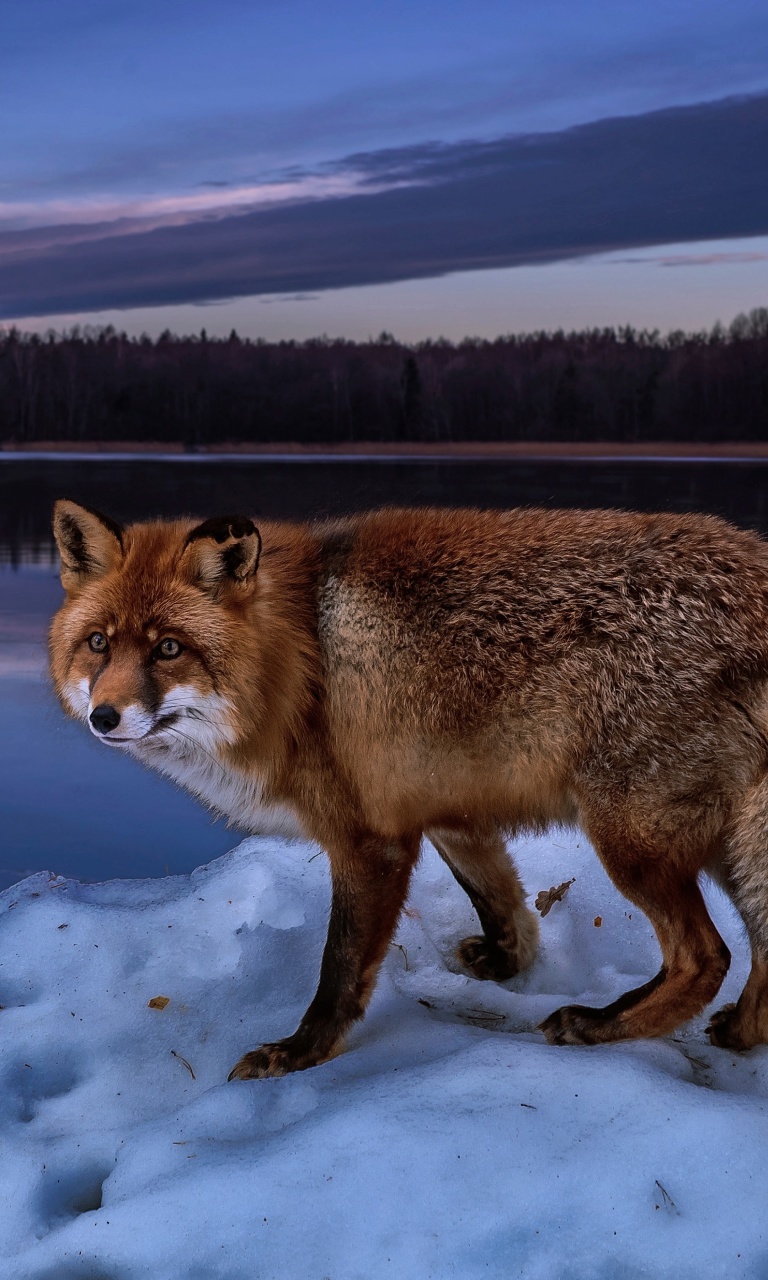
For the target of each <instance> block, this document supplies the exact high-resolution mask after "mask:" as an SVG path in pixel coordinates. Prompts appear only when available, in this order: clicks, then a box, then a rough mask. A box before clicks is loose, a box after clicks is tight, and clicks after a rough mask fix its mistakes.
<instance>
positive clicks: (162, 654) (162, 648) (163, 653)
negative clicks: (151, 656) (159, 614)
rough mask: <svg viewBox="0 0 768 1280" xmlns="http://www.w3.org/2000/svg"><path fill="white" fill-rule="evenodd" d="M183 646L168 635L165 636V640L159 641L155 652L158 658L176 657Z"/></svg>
mask: <svg viewBox="0 0 768 1280" xmlns="http://www.w3.org/2000/svg"><path fill="white" fill-rule="evenodd" d="M183 647H184V646H183V645H180V644H179V642H178V640H172V639H171V638H170V636H167V637H166V639H165V640H161V641H160V643H159V645H158V646H157V649H156V650H155V653H156V654H157V656H158V658H178V656H179V654H180V653H181V651H182V649H183Z"/></svg>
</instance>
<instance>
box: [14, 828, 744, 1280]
mask: <svg viewBox="0 0 768 1280" xmlns="http://www.w3.org/2000/svg"><path fill="white" fill-rule="evenodd" d="M515 852H516V856H517V859H518V864H519V866H520V869H521V873H522V875H523V878H524V880H525V882H526V885H527V888H528V891H529V893H530V894H531V896H535V894H536V893H537V892H538V891H539V890H541V889H547V888H549V886H550V885H555V884H558V883H560V882H561V881H564V880H567V879H570V878H571V877H575V881H574V883H573V884H572V885H571V887H570V889H569V891H568V893H567V894H566V896H565V897H564V899H563V901H561V902H558V903H556V904H555V905H554V906H553V908H552V910H551V911H550V912H549V914H548V915H547V916H546V917H545V918H544V919H543V920H542V948H541V952H540V955H539V957H538V958H537V960H536V962H535V964H534V966H533V968H532V969H531V970H530V971H529V972H528V973H526V974H525V975H521V976H520V977H519V978H517V979H514V980H512V981H511V982H508V983H505V984H504V985H497V984H494V983H481V982H478V981H477V980H475V979H473V978H470V977H468V976H467V975H466V974H464V973H462V972H460V971H459V967H458V965H457V964H456V963H455V961H454V960H453V959H452V951H453V948H454V947H455V945H456V943H457V941H458V940H459V939H460V938H461V937H462V936H464V935H465V934H467V933H472V932H475V931H476V929H477V924H476V920H475V918H474V915H473V912H472V909H471V907H470V906H469V903H468V901H467V899H466V898H465V897H464V895H463V894H462V892H461V890H460V889H459V888H458V887H457V886H456V884H455V882H454V881H453V880H452V878H451V876H450V874H449V873H448V872H447V871H446V869H445V868H444V867H443V865H442V863H441V862H440V860H439V859H438V857H437V855H436V854H435V853H434V851H433V850H432V849H431V848H430V847H429V846H426V847H425V851H424V854H423V857H422V860H421V863H420V865H419V867H418V869H417V872H416V874H415V877H414V881H413V885H412V891H411V895H410V898H409V902H408V906H407V909H406V913H405V915H404V916H403V920H402V924H401V927H400V930H399V933H398V936H397V940H396V943H395V944H394V945H393V946H392V948H391V951H390V954H389V957H388V959H387V961H386V963H385V965H384V968H383V971H382V975H381V978H380V980H379V983H378V986H377V989H376V992H375V995H374V998H373V1001H372V1005H371V1008H370V1010H369V1013H368V1016H367V1017H366V1019H365V1021H364V1022H363V1023H362V1024H361V1025H360V1026H359V1027H357V1028H356V1030H355V1031H354V1033H353V1035H352V1037H351V1038H350V1043H349V1049H348V1052H347V1053H345V1054H344V1055H342V1056H340V1057H339V1058H337V1059H335V1060H334V1061H332V1062H329V1063H326V1064H325V1065H324V1066H322V1067H317V1068H315V1069H314V1070H311V1071H307V1072H304V1073H300V1074H296V1075H293V1076H288V1077H285V1078H284V1079H281V1080H266V1081H250V1082H247V1083H242V1082H238V1083H233V1084H226V1083H225V1081H226V1076H227V1072H228V1071H229V1069H230V1067H231V1066H232V1065H233V1064H234V1063H235V1061H236V1060H237V1059H238V1058H239V1056H240V1055H241V1054H242V1053H243V1052H244V1051H245V1050H246V1049H249V1048H253V1047H255V1046H256V1045H257V1044H259V1043H260V1042H261V1041H262V1040H270V1039H275V1038H278V1037H280V1036H282V1035H286V1034H288V1033H290V1032H291V1031H292V1030H293V1029H294V1028H295V1026H296V1024H297V1022H298V1020H299V1018H300V1017H301V1014H302V1013H303V1011H304V1009H305V1007H306V1005H307V1003H308V1001H309V999H310V997H311V995H312V993H313V991H314V985H315V982H316V978H317V973H318V968H319V962H320V955H321V952H322V947H323V942H324V935H325V925H326V920H327V913H328V906H329V898H330V886H329V880H328V872H327V867H326V863H325V858H324V857H322V856H317V855H318V851H317V849H315V848H313V847H311V846H308V845H306V844H289V843H287V842H283V841H280V840H274V839H254V840H248V841H246V842H245V843H244V844H242V845H240V846H239V848H237V849H235V850H234V851H233V852H232V853H230V854H227V855H226V856H225V857H223V858H220V859H218V860H217V861H216V862H214V863H212V864H211V865H210V866H207V867H201V868H200V869H199V870H197V871H195V872H194V873H193V874H192V875H190V876H176V877H169V878H167V879H164V880H143V881H128V880H126V881H112V882H109V883H106V884H96V885H86V884H81V883H79V882H78V881H72V880H63V879H61V878H59V877H56V876H53V875H50V874H48V873H41V874H38V875H35V876H32V877H30V878H29V879H27V880H25V881H24V882H23V883H22V884H20V885H16V886H15V887H14V888H13V889H10V890H7V891H6V892H5V893H4V894H2V895H0V924H1V926H2V928H1V929H0V1004H2V1005H3V1006H5V1007H4V1009H3V1011H2V1013H0V1022H1V1024H2V1032H3V1034H2V1041H1V1049H0V1073H2V1085H3V1088H2V1092H0V1113H1V1114H2V1135H3V1142H2V1149H3V1159H2V1161H1V1162H0V1196H1V1197H2V1204H3V1206H4V1212H3V1214H2V1215H0V1257H2V1258H3V1259H5V1261H4V1263H3V1264H2V1267H1V1268H0V1274H2V1276H3V1278H4V1280H5V1278H6V1277H7V1278H8V1280H182V1278H183V1280H219V1278H220V1280H272V1278H273V1277H274V1278H275V1280H287V1278H288V1280H305V1278H306V1280H323V1278H324V1277H326V1278H329V1280H369V1278H370V1277H379V1276H389V1275H391V1276H392V1277H396V1278H397V1280H427V1278H429V1277H436V1278H439V1280H442V1277H453V1276H456V1277H460V1278H461V1280H475V1277H478V1278H479V1277H490V1278H492V1280H510V1277H513V1276H524V1277H525V1278H526V1280H592V1278H594V1280H609V1278H612V1277H622V1278H625V1277H628V1278H629V1280H635V1278H638V1277H641V1276H644V1277H648V1276H650V1277H653V1278H654V1280H665V1278H666V1277H670V1280H672V1278H674V1280H687V1278H688V1277H690V1278H691V1280H693V1278H694V1277H695V1278H696V1280H699V1278H700V1277H702V1276H705V1275H706V1276H707V1277H708V1278H709V1280H712V1278H713V1277H728V1280H731V1278H734V1277H755V1278H757V1277H765V1276H766V1275H768V1228H767V1227H766V1217H765V1206H766V1203H768V1160H767V1159H766V1154H765V1153H766V1150H768V1108H767V1107H766V1096H767V1095H768V1049H766V1048H760V1049H756V1050H754V1051H753V1052H752V1053H750V1054H747V1055H744V1056H740V1057H737V1056H733V1055H731V1054H729V1053H726V1052H724V1051H722V1050H717V1049H714V1048H712V1047H711V1046H710V1045H709V1043H708V1042H707V1040H706V1037H705V1035H704V1026H705V1023H706V1019H705V1018H704V1017H702V1018H700V1019H698V1020H697V1021H696V1022H695V1023H692V1024H690V1025H689V1026H688V1027H686V1028H684V1029H682V1030H681V1031H679V1032H678V1033H677V1035H676V1036H674V1037H670V1038H668V1039H666V1040H662V1041H654V1042H643V1043H632V1044H624V1045H617V1046H609V1047H596V1048H589V1049H579V1048H552V1047H550V1046H548V1045H546V1044H545V1043H544V1041H543V1038H542V1036H541V1035H540V1034H539V1033H537V1032H536V1031H535V1030H534V1028H535V1026H536V1024H537V1022H539V1021H540V1019H541V1018H543V1017H544V1016H545V1015H546V1014H547V1013H549V1012H551V1010H552V1009H554V1008H556V1007H557V1006H558V1005H559V1004H561V1003H563V1002H566V1001H568V1002H572V1001H574V1000H576V1001H579V1002H586V1003H590V1002H599V1003H605V1002H607V1001H608V1000H610V999H612V998H613V997H614V996H616V995H617V994H618V993H619V992H621V991H622V990H624V989H626V988H627V987H629V986H632V985H636V984H637V983H639V982H642V981H644V980H645V979H647V978H648V977H650V976H651V975H652V974H653V973H654V972H655V970H656V969H657V968H658V953H657V948H656V945H655V942H654V939H653V936H652V933H651V930H650V927H649V925H648V923H647V921H646V920H645V918H644V917H643V916H642V915H640V914H639V913H638V912H637V911H635V910H634V909H633V908H632V907H631V906H630V905H629V904H628V903H626V902H625V901H624V900H623V899H622V898H621V897H620V896H619V895H618V894H617V893H616V891H615V890H614V889H613V887H612V886H611V884H610V883H609V881H608V880H607V878H606V876H605V875H604V873H603V871H602V869H601V868H600V866H599V864H598V861H597V859H596V858H595V856H594V854H593V852H592V851H591V849H590V848H589V846H588V845H587V844H586V842H585V841H584V840H583V839H582V838H580V837H579V836H577V835H573V834H571V833H565V834H564V833H562V832H560V833H558V832H555V833H553V834H551V835H549V836H547V837H542V838H537V839H530V840H525V841H520V842H518V843H517V844H516V846H515ZM710 904H711V908H712V911H713V914H714V916H715V918H716V920H717V923H718V927H719V928H720V929H721V932H722V933H723V935H724V937H725V938H726V941H727V942H728V944H729V946H730V947H731V950H732V951H733V953H734V964H733V966H732V971H731V973H730V974H729V977H728V979H727V982H726V986H725V988H724V990H723V992H721V995H720V997H719V1003H722V1002H724V1001H725V1000H727V999H733V998H735V996H736V995H737V994H738V991H739V990H740V987H741V985H742V984H743V982H744V980H745V977H746V966H747V947H746V944H745V942H744V940H743V938H742V936H741V930H740V926H739V924H738V921H737V919H736V917H735V916H734V914H733V912H732V910H731V908H730V906H729V905H728V904H727V902H726V901H725V899H724V898H723V897H722V896H721V895H719V894H718V893H716V892H714V891H713V892H712V893H711V894H710ZM598 921H599V923H598ZM157 997H163V998H164V999H165V1000H167V1003H164V1000H159V1001H158V1000H157V999H156V998H157ZM150 1001H154V1003H155V1006H157V1005H158V1004H159V1005H162V1006H163V1007H152V1006H151V1005H150Z"/></svg>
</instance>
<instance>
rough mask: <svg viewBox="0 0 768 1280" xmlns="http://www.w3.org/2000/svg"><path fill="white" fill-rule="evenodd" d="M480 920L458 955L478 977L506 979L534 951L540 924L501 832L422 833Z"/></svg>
mask: <svg viewBox="0 0 768 1280" xmlns="http://www.w3.org/2000/svg"><path fill="white" fill-rule="evenodd" d="M426 835H427V838H428V839H429V840H431V841H432V844H433V845H434V846H435V848H436V849H437V852H438V853H439V854H440V857H441V858H442V859H443V861H444V862H445V863H446V864H447V865H448V866H449V867H450V869H451V871H452V872H453V874H454V876H455V878H456V880H457V881H458V883H459V884H460V885H461V887H462V889H463V890H464V892H465V893H466V894H467V897H468V898H469V900H470V902H471V903H472V906H473V907H474V908H475V911H476V912H477V915H478V918H479V920H480V926H481V928H482V931H483V932H482V933H481V934H477V935H474V936H472V937H469V938H464V939H463V941H462V942H460V943H459V946H458V947H457V949H456V955H457V956H458V958H459V960H460V961H461V963H462V964H463V965H465V966H466V967H467V968H468V969H469V970H470V971H471V972H472V973H473V974H474V975H475V977H476V978H483V979H492V980H493V981H495V982H505V981H506V980H507V978H512V977H514V975H515V974H516V973H519V972H520V970H521V969H526V968H527V967H528V965H529V964H530V963H531V961H532V960H533V958H534V956H535V954H536V948H537V946H538V940H539V926H538V921H537V919H536V916H535V915H534V914H533V912H532V911H530V910H529V909H528V907H526V905H525V893H524V891H523V887H522V885H521V883H520V878H519V876H518V874H517V871H516V870H515V867H514V864H513V862H512V859H511V858H510V856H509V853H508V852H507V847H506V844H505V842H504V839H503V837H502V835H501V833H500V832H499V831H497V830H495V829H494V830H492V831H480V830H473V831H460V830H453V829H451V830H448V829H442V828H441V829H439V830H438V829H436V830H434V831H427V832H426Z"/></svg>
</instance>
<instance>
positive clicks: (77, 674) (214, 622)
mask: <svg viewBox="0 0 768 1280" xmlns="http://www.w3.org/2000/svg"><path fill="white" fill-rule="evenodd" d="M53 529H54V535H55V538H56V542H57V545H58V549H59V553H60V556H61V581H62V585H63V586H64V589H65V591H66V599H65V601H64V603H63V605H62V606H61V608H60V610H59V612H58V613H57V614H56V616H55V618H54V620H53V623H52V625H51V630H50V659H51V671H52V675H53V680H54V684H55V687H56V692H57V693H58V696H59V698H60V700H61V702H62V704H63V706H64V708H65V709H66V710H67V711H68V712H69V714H70V715H72V716H74V717H76V718H77V719H80V720H82V721H84V722H85V723H87V725H88V727H89V728H90V730H91V732H92V733H94V734H95V735H96V737H97V738H98V739H99V740H100V741H101V742H104V743H108V744H110V745H114V746H118V747H122V748H123V749H124V750H128V751H129V752H130V753H131V754H136V755H139V756H145V755H147V754H150V755H151V754H153V753H156V752H161V753H162V752H168V751H170V752H172V753H174V754H180V755H184V754H186V753H189V752H190V751H198V752H199V751H203V752H208V753H210V754H214V753H216V752H217V751H218V750H220V749H222V748H224V747H226V746H227V745H228V744H229V745H231V744H233V743H235V742H237V741H238V739H239V738H240V737H241V736H242V734H243V732H244V729H245V726H244V725H243V723H242V722H241V721H240V720H239V718H238V717H239V712H238V708H237V705H236V701H237V700H236V699H235V698H233V696H232V691H233V688H234V687H236V688H238V690H240V691H242V692H247V691H248V686H249V684H251V685H254V684H257V683H258V672H259V666H260V664H259V655H258V652H255V651H254V646H255V645H256V644H257V637H255V636H254V634H253V631H254V629H253V627H252V626H249V625H247V623H246V616H247V615H249V614H250V610H251V608H252V606H253V602H254V598H255V595H256V593H257V591H258V583H257V570H258V565H259V556H260V552H261V537H260V535H259V531H258V529H257V528H256V527H255V525H254V524H253V522H252V521H251V520H250V519H248V518H247V517H245V516H226V517H221V518H217V519H212V520H206V521H205V522H204V523H203V524H197V525H193V524H192V523H191V522H189V521H187V522H184V521H173V522H166V521H156V522H148V523H143V524H136V525H129V526H127V527H125V528H122V527H121V526H120V525H118V524H116V523H115V522H114V521H113V520H110V519H109V518H108V517H107V516H103V515H100V514H99V513H98V512H96V511H92V510H90V509H89V508H87V507H83V506H79V505H77V504H76V503H74V502H69V501H60V502H57V503H56V505H55V507H54V515H53ZM252 694H253V696H252V698H251V705H253V703H254V701H256V702H258V689H257V688H254V689H253V690H252Z"/></svg>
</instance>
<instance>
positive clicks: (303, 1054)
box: [227, 1040, 330, 1080]
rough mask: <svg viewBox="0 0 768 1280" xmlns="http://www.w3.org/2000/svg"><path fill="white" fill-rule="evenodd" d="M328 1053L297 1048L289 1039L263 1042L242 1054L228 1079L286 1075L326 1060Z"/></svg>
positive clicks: (261, 1078) (255, 1078)
mask: <svg viewBox="0 0 768 1280" xmlns="http://www.w3.org/2000/svg"><path fill="white" fill-rule="evenodd" d="M329 1056H330V1055H329V1054H325V1055H322V1054H320V1053H312V1052H309V1051H307V1050H303V1051H302V1050H299V1049H298V1048H296V1047H295V1046H294V1045H292V1044H291V1042H290V1040H278V1041H276V1043H275V1044H263V1045H262V1046H261V1048H259V1049H254V1050H253V1051H252V1052H251V1053H245V1054H243V1056H242V1058H241V1059H240V1061H239V1062H238V1063H236V1065H235V1066H234V1067H233V1068H232V1070H231V1071H230V1073H229V1075H228V1076H227V1079H228V1080H265V1079H267V1078H268V1077H270V1076H287V1075H288V1073H289V1072H291V1071H306V1070H307V1068H308V1067H316V1066H318V1064H319V1063H321V1062H326V1061H327V1059H328V1057H329Z"/></svg>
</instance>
